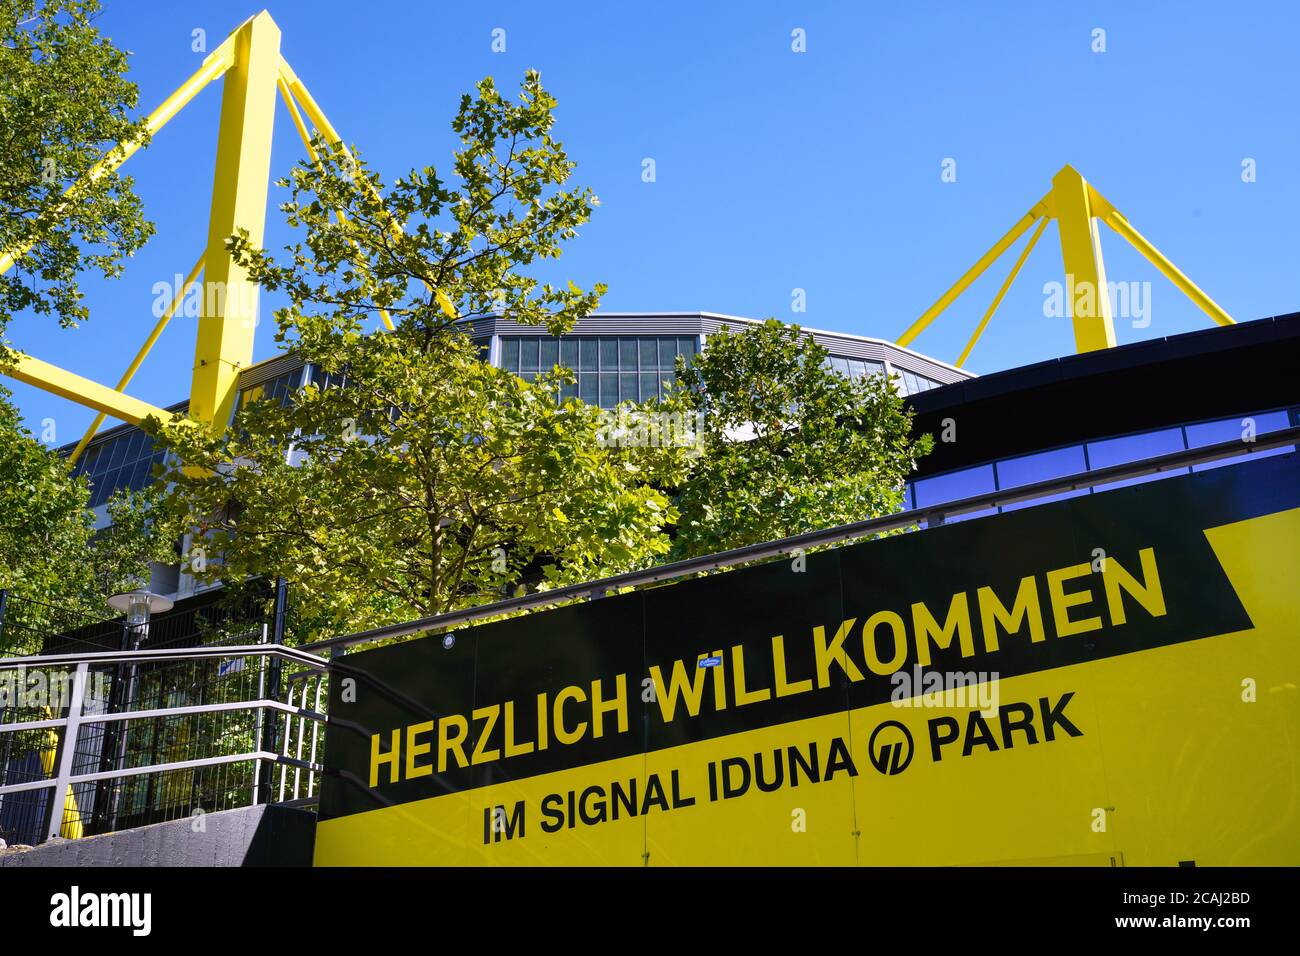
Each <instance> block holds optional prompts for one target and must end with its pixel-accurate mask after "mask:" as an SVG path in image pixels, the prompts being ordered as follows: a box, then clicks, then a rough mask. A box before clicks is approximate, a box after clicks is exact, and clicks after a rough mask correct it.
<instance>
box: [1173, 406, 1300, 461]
mask: <svg viewBox="0 0 1300 956" xmlns="http://www.w3.org/2000/svg"><path fill="white" fill-rule="evenodd" d="M1247 418H1249V419H1252V420H1253V421H1254V423H1255V434H1256V435H1263V434H1265V433H1266V432H1273V431H1278V430H1279V429H1282V428H1288V427H1289V426H1290V421H1289V420H1288V415H1287V413H1286V412H1284V411H1283V412H1259V413H1256V414H1253V415H1241V416H1238V417H1233V418H1225V419H1222V420H1220V421H1217V422H1200V423H1198V424H1196V425H1188V426H1187V427H1186V429H1185V431H1186V432H1187V444H1188V446H1189V447H1191V448H1202V447H1204V446H1206V445H1217V444H1219V443H1221V442H1225V441H1240V440H1241V439H1242V433H1243V432H1244V431H1245V428H1246V426H1244V425H1242V421H1243V420H1245V419H1247ZM1292 451H1295V446H1294V445H1283V446H1282V447H1281V448H1271V449H1269V450H1267V451H1257V452H1247V453H1246V454H1242V455H1234V456H1233V457H1232V458H1222V459H1220V460H1219V461H1209V462H1205V463H1204V464H1201V465H1193V466H1192V471H1209V470H1210V469H1212V468H1222V467H1223V466H1224V465H1235V464H1238V463H1239V462H1243V461H1245V460H1246V459H1247V458H1260V457H1266V456H1268V455H1285V454H1288V453H1290V452H1292Z"/></svg>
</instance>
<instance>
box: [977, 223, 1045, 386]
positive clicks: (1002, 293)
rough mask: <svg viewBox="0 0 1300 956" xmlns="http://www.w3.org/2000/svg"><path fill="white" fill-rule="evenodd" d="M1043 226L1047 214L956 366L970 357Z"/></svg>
mask: <svg viewBox="0 0 1300 956" xmlns="http://www.w3.org/2000/svg"><path fill="white" fill-rule="evenodd" d="M1045 228H1047V216H1042V217H1041V218H1040V219H1039V220H1038V228H1037V229H1035V230H1034V232H1033V234H1032V235H1031V236H1030V237H1029V241H1028V242H1027V243H1025V248H1024V249H1022V250H1021V251H1020V257H1019V258H1018V259H1016V264H1015V265H1014V266H1012V267H1011V271H1010V272H1009V273H1007V277H1006V279H1005V280H1003V282H1002V288H1000V289H998V294H997V295H995V296H994V297H993V302H992V304H990V305H989V310H988V311H987V312H985V313H984V318H982V319H980V324H979V325H977V326H976V327H975V333H974V334H973V335H972V336H971V337H970V341H969V342H967V343H966V347H965V348H964V349H962V350H961V355H960V356H959V357H958V358H957V368H961V367H962V366H963V365H964V364H966V359H968V358H970V353H971V352H972V351H973V350H974V348H975V343H977V342H978V341H979V340H980V336H981V335H983V334H984V327H985V326H987V325H988V324H989V319H991V318H993V313H994V312H996V311H997V310H998V306H999V305H1001V304H1002V299H1003V297H1005V296H1006V294H1007V290H1008V289H1010V288H1011V283H1013V282H1015V281H1016V276H1017V275H1019V274H1020V267H1021V266H1023V265H1024V264H1025V260H1026V259H1028V258H1029V253H1031V252H1032V251H1033V250H1034V246H1035V245H1037V244H1038V237H1039V236H1041V235H1042V234H1043V230H1044V229H1045Z"/></svg>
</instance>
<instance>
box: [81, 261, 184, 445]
mask: <svg viewBox="0 0 1300 956" xmlns="http://www.w3.org/2000/svg"><path fill="white" fill-rule="evenodd" d="M202 271H203V257H202V256H199V261H198V262H196V263H194V268H193V269H191V270H190V274H189V275H187V276H186V277H185V281H184V282H183V283H182V284H181V287H180V288H179V289H177V290H176V296H175V297H174V298H173V299H172V301H171V305H169V306H167V311H166V312H164V313H163V314H162V318H160V319H159V320H158V322H157V324H156V325H154V327H153V331H152V332H150V333H149V337H148V338H147V339H145V340H144V344H143V345H141V346H140V351H138V352H136V353H135V358H134V359H133V360H132V361H131V364H130V365H128V366H127V368H126V371H125V372H123V373H122V377H121V378H120V379H118V381H117V391H119V392H124V391H126V387H127V386H128V385H130V384H131V379H133V378H134V377H135V373H136V372H138V371H139V370H140V366H141V365H143V364H144V360H145V358H147V357H148V355H149V351H150V350H151V349H152V348H153V347H154V343H155V342H157V341H158V338H159V336H161V335H162V334H163V330H164V329H166V328H167V323H168V322H170V321H171V319H172V316H173V315H175V314H176V310H177V309H178V308H179V307H180V304H181V300H182V299H184V298H185V293H186V291H188V290H189V287H190V286H192V285H193V284H194V280H195V279H197V278H198V277H199V273H200V272H202ZM107 417H108V416H107V415H105V414H104V413H103V412H100V413H99V414H98V415H96V416H95V420H94V421H93V422H91V423H90V427H89V428H87V429H86V434H84V435H82V436H81V441H79V442H77V447H76V448H74V449H73V450H72V454H71V455H69V456H68V464H73V463H74V462H76V460H77V459H78V458H80V457H81V453H82V452H83V451H85V450H86V446H87V445H89V444H90V440H91V439H92V438H94V437H95V433H96V432H97V431H99V426H100V425H102V424H104V419H105V418H107Z"/></svg>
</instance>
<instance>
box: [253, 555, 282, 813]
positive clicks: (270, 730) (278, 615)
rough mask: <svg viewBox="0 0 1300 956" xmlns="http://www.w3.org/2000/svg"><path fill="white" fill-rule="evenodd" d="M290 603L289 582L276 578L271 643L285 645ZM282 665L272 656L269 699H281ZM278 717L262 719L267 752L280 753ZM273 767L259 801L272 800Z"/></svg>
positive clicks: (263, 781)
mask: <svg viewBox="0 0 1300 956" xmlns="http://www.w3.org/2000/svg"><path fill="white" fill-rule="evenodd" d="M288 603H289V582H288V581H286V580H285V579H284V578H276V579H275V615H274V617H273V618H272V620H271V643H272V644H275V645H277V646H281V647H282V646H284V619H285V615H286V613H287V611H288ZM282 667H283V662H282V661H281V659H280V658H279V657H272V658H271V664H270V667H269V668H268V669H267V671H268V673H267V693H266V696H267V699H269V700H276V701H278V700H279V699H280V672H281V669H282ZM276 717H277V715H276V714H274V713H272V714H268V715H266V719H264V720H263V721H262V750H263V751H265V752H266V753H272V754H273V753H279V746H278V743H277V737H278V731H279V728H280V722H279V721H278V720H277V719H276ZM273 767H274V764H272V767H268V768H267V772H266V773H264V774H261V776H260V779H259V780H258V790H259V791H260V792H259V794H258V801H257V802H258V803H270V802H271V786H272V782H273V781H272V778H273V776H274V774H272V773H271V769H272V768H273Z"/></svg>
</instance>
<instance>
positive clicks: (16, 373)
mask: <svg viewBox="0 0 1300 956" xmlns="http://www.w3.org/2000/svg"><path fill="white" fill-rule="evenodd" d="M13 356H14V358H13V364H12V365H9V366H7V367H5V368H4V369H3V371H4V374H6V375H8V376H9V377H10V378H16V379H17V380H18V381H20V382H25V383H26V384H28V385H34V386H36V387H37V388H40V389H44V390H45V391H47V392H51V393H53V394H55V395H58V396H59V397H60V398H66V399H68V400H69V401H73V402H76V403H77V404H79V405H85V406H87V407H88V408H93V409H95V410H96V411H100V412H103V413H104V414H106V415H112V416H113V417H114V418H119V419H121V420H122V421H124V422H128V423H130V424H132V425H139V424H140V423H141V422H142V421H144V420H145V419H146V418H148V417H150V416H151V415H152V416H155V417H157V418H159V419H161V420H163V421H167V420H168V419H170V418H172V413H171V412H169V411H167V410H166V409H163V408H158V407H157V406H156V405H150V404H149V403H148V402H142V401H140V399H138V398H132V397H131V396H130V395H124V394H122V393H121V392H119V391H117V390H116V389H113V388H109V387H108V386H107V385H101V384H99V382H93V381H91V380H90V379H88V378H85V377H83V376H81V375H77V374H76V373H75V372H69V371H67V370H66V369H61V368H59V367H58V366H57V365H51V364H50V363H49V362H42V361H41V360H40V359H37V358H32V357H31V356H30V355H25V354H24V353H22V352H16V353H13Z"/></svg>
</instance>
